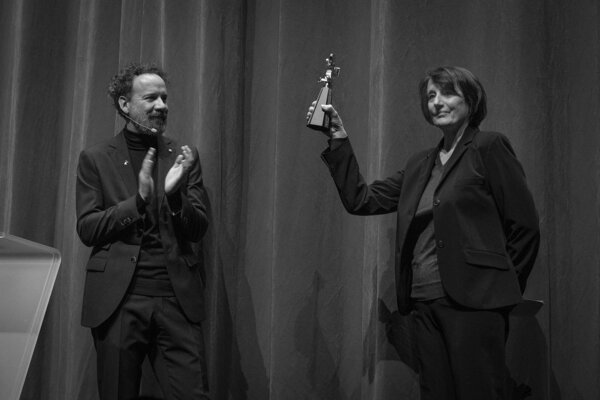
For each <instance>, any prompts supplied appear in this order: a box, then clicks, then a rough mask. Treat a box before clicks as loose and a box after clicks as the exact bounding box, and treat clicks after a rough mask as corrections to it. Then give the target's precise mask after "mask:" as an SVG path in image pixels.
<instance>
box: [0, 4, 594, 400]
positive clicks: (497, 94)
mask: <svg viewBox="0 0 600 400" xmlns="http://www.w3.org/2000/svg"><path fill="white" fill-rule="evenodd" d="M599 8H600V6H599V3H598V2H597V1H595V0H574V1H570V2H559V1H543V0H531V1H517V0H512V1H491V0H490V1H457V0H451V1H448V0H429V1H412V0H402V1H399V0H372V1H366V0H362V1H360V0H326V1H323V0H302V1H300V0H297V1H292V0H287V1H286V0H280V1H275V0H273V1H260V0H249V1H241V0H239V1H233V0H219V1H217V0H214V1H209V0H203V1H202V0H198V1H192V0H187V1H183V0H179V1H166V0H163V1H159V0H146V1H141V0H139V1H135V0H123V1H117V0H89V1H77V0H54V1H52V0H45V1H44V0H37V1H36V0H5V1H2V2H1V3H0V34H1V37H2V40H0V59H1V60H2V61H1V62H0V140H1V141H0V207H1V211H2V212H1V213H0V231H4V232H8V233H10V234H13V235H17V236H21V237H24V238H27V239H30V240H33V241H37V242H40V243H43V244H46V245H50V246H53V247H56V248H58V249H59V250H60V251H61V253H62V257H63V258H62V265H61V270H60V272H59V275H58V278H57V281H56V285H55V287H54V292H53V295H52V297H51V301H50V304H49V307H48V311H47V314H46V317H45V320H44V324H43V327H42V332H41V334H40V337H39V340H38V344H37V348H36V350H35V353H34V356H33V360H32V363H31V366H30V370H29V374H28V377H27V380H26V382H25V388H24V390H23V395H22V399H56V400H70V399H73V400H75V399H77V400H87V399H96V398H97V394H96V385H95V352H94V350H93V346H92V342H91V335H90V334H89V331H88V330H87V329H84V328H82V327H81V326H80V324H79V318H80V308H81V297H82V287H83V279H84V265H85V261H86V259H87V257H88V255H89V249H87V248H85V247H84V246H83V245H82V244H81V243H80V241H79V239H78V238H77V236H76V233H75V209H74V208H75V194H74V190H75V188H74V186H75V172H76V166H77V157H78V154H79V152H80V151H81V150H82V149H83V148H85V147H87V146H89V145H91V144H92V143H95V142H97V141H100V140H102V139H105V138H108V137H110V136H111V135H113V134H114V133H115V132H116V131H118V130H119V129H120V128H121V127H122V125H123V123H122V121H121V120H119V118H117V117H116V114H115V111H114V110H113V109H112V106H111V104H110V101H109V100H108V98H107V96H106V87H107V83H108V80H109V78H110V77H111V76H112V75H113V74H115V73H116V72H117V70H118V69H119V68H120V67H122V66H123V65H125V64H126V63H128V62H130V61H156V62H158V63H160V64H162V65H164V67H165V69H166V70H167V71H168V72H169V73H170V75H171V84H170V86H169V104H170V118H169V128H168V134H169V135H171V136H173V137H176V138H178V139H179V140H180V141H181V142H184V143H188V144H190V145H194V146H197V147H198V149H199V151H200V157H201V161H202V164H203V168H204V174H205V184H206V186H207V189H208V192H209V197H210V208H211V220H212V224H211V228H210V231H209V232H208V234H207V237H206V239H205V241H204V256H205V260H206V269H207V276H208V293H207V303H208V311H209V318H208V320H207V321H206V323H205V328H206V335H207V340H208V353H209V354H208V357H209V364H210V382H211V386H212V390H213V393H214V394H215V399H256V400H263V399H283V400H287V399H327V400H330V399H344V400H345V399H348V400H358V399H382V400H386V399H418V397H419V395H418V382H417V375H416V373H415V371H414V370H413V365H414V359H413V357H412V354H411V351H410V324H409V321H408V320H406V319H404V318H400V317H399V316H398V315H397V314H392V316H391V320H392V321H393V324H392V328H393V329H392V330H391V332H392V333H393V334H394V337H393V341H394V342H395V343H394V344H395V347H394V346H393V345H392V343H391V342H390V340H389V338H388V337H387V335H386V325H385V323H384V322H383V321H385V320H386V317H388V314H387V313H386V311H389V312H392V313H393V312H394V311H395V301H394V291H393V240H394V237H393V236H394V222H395V218H394V216H393V215H388V216H380V217H371V218H362V217H354V216H350V215H348V214H346V213H345V212H344V211H343V209H342V206H341V203H340V201H339V199H338V195H337V193H336V190H335V188H334V186H333V184H332V182H331V178H330V177H329V173H328V171H327V169H326V168H325V166H324V165H322V162H321V161H320V159H319V153H320V152H321V150H322V149H324V148H325V146H326V140H325V138H324V137H323V136H321V135H320V134H318V133H316V132H313V131H310V130H308V129H306V128H305V127H304V124H305V120H304V118H305V113H306V110H307V107H308V105H309V104H310V102H311V101H312V100H313V99H314V98H315V97H316V95H317V92H318V85H317V84H316V81H317V78H318V77H319V76H321V75H322V74H323V72H324V66H325V64H324V59H325V57H326V56H327V55H328V54H329V53H330V52H335V54H336V57H337V61H338V65H339V66H340V67H341V68H342V72H341V75H340V78H339V80H338V81H337V84H336V87H335V91H334V104H335V105H336V107H337V108H338V109H339V111H340V113H341V115H342V117H343V118H344V123H345V126H346V128H347V130H348V132H349V134H350V136H351V138H352V142H353V144H354V147H355V149H356V150H357V156H358V158H359V162H360V163H361V166H362V168H363V173H364V175H365V176H366V177H368V178H369V179H373V178H376V177H384V176H386V175H388V174H391V173H392V172H393V171H395V170H397V169H400V168H402V167H403V165H404V163H405V161H406V160H407V157H408V156H409V155H411V154H412V153H414V152H415V151H417V150H420V149H422V148H425V147H430V146H433V145H434V144H435V143H437V141H438V140H439V138H440V134H439V132H438V131H437V130H436V129H435V128H432V127H431V126H429V125H428V124H427V123H426V122H425V121H424V119H423V117H422V115H421V112H420V109H419V97H418V92H417V82H418V80H419V79H420V78H421V76H422V75H423V73H424V71H425V70H427V69H429V68H431V67H435V66H439V65H460V66H464V67H466V68H468V69H470V70H471V71H473V72H474V73H475V74H476V75H478V76H479V78H480V79H481V81H482V83H483V85H484V86H485V88H486V90H487V93H488V99H489V114H488V115H489V116H488V118H487V119H486V120H485V121H484V122H483V124H482V128H483V129H490V130H498V131H501V132H503V133H505V134H506V135H507V136H508V137H509V138H510V139H511V141H512V143H513V145H514V147H515V150H516V152H517V154H518V157H519V159H520V160H521V162H522V164H523V167H524V169H525V171H526V174H527V177H528V182H529V185H530V188H531V190H532V192H533V195H534V198H535V201H536V204H537V207H538V210H539V213H540V219H541V229H542V245H541V249H540V254H539V257H538V261H537V263H536V266H535V269H534V271H533V273H532V275H531V277H530V280H529V286H528V289H527V292H526V295H527V297H529V298H535V299H541V300H544V302H545V306H544V307H543V308H542V310H541V311H540V312H539V313H538V314H537V316H536V317H522V318H513V319H512V320H511V323H512V327H513V330H512V333H511V336H510V339H509V348H508V355H509V357H508V364H509V365H508V367H509V368H510V371H511V374H512V376H513V378H514V379H515V381H516V382H517V383H524V384H527V385H529V386H530V387H531V388H532V390H533V396H532V397H531V398H532V399H565V400H577V399H596V398H597V395H598V393H600V380H599V379H598V376H600V354H599V352H600V346H599V341H600V309H599V306H600V268H599V266H600V240H599V238H600V235H599V232H600V212H599V204H600V199H599V196H600V165H599V164H600V154H599V150H600V143H599V141H600V135H599V129H598V128H599V125H600V121H599V111H598V109H599V107H600V95H599V89H598V87H599V86H600V68H599V61H600V60H599V54H600V53H599V46H600V40H599V32H600V25H599V24H598V20H599V19H600V15H599V14H600V12H599V11H600V10H599ZM387 309H389V310H387ZM145 387H146V389H145V390H146V391H147V393H152V392H153V390H154V389H153V383H152V380H151V379H150V380H148V381H146V383H145Z"/></svg>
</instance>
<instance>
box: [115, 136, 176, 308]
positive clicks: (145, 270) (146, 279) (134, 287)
mask: <svg viewBox="0 0 600 400" xmlns="http://www.w3.org/2000/svg"><path fill="white" fill-rule="evenodd" d="M123 134H124V136H125V141H126V142H127V149H128V150H129V157H130V158H131V166H132V167H133V170H134V173H135V176H136V178H137V177H138V174H139V172H140V169H141V167H142V161H143V160H144V157H145V156H146V153H147V152H148V149H149V148H150V147H154V148H155V149H158V136H157V135H151V134H145V133H136V132H131V131H129V130H128V129H124V130H123ZM158 163H159V162H158V158H157V159H156V162H155V163H154V168H153V169H152V179H154V182H155V187H157V182H158ZM137 206H138V210H139V212H140V214H142V215H143V218H142V221H143V222H142V223H143V225H142V232H143V233H142V246H141V248H140V254H139V258H138V262H137V268H136V270H135V276H134V278H133V282H132V284H131V286H130V289H129V290H130V292H132V293H135V294H141V295H146V296H173V295H174V293H173V287H172V286H171V282H170V280H169V275H168V273H167V268H166V261H165V252H164V249H163V247H162V242H161V240H160V230H159V226H158V213H159V208H158V198H157V196H156V190H155V193H154V195H153V196H152V198H151V199H149V202H145V201H144V200H143V199H142V198H141V196H140V195H139V194H138V195H137Z"/></svg>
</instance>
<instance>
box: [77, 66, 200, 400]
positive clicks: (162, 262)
mask: <svg viewBox="0 0 600 400" xmlns="http://www.w3.org/2000/svg"><path fill="white" fill-rule="evenodd" d="M165 81H166V74H165V73H164V71H162V70H161V69H160V68H158V67H155V66H151V65H143V64H131V65H129V66H127V67H126V68H125V69H123V70H122V71H121V72H120V73H119V74H117V75H115V76H114V77H113V79H112V81H111V82H110V85H109V94H110V96H111V98H112V100H113V103H114V105H115V107H116V109H117V111H118V112H119V114H120V115H121V116H122V117H123V118H124V119H125V121H126V124H125V127H124V128H123V129H122V130H121V132H120V133H118V134H117V135H116V136H114V137H112V138H111V139H109V140H106V141H105V142H103V143H100V144H97V145H95V146H92V147H90V148H89V149H86V150H84V151H82V152H81V155H80V157H79V165H78V169H77V187H76V196H77V233H78V234H79V237H80V238H81V241H82V242H83V243H84V244H85V245H86V246H90V247H92V248H93V250H92V253H91V256H90V259H89V261H88V263H87V267H86V270H87V271H86V280H85V291H84V295H83V310H82V325H84V326H87V327H90V328H91V330H92V336H93V339H94V345H95V347H96V352H97V367H98V368H97V369H98V376H97V377H98V386H99V392H100V398H101V399H102V400H115V399H135V398H137V396H138V393H139V385H140V377H141V365H142V362H143V361H144V358H145V357H146V356H148V357H149V360H150V362H151V364H152V366H153V368H154V369H155V372H156V371H157V360H161V361H162V362H161V363H159V364H158V365H159V366H161V369H160V371H161V373H159V374H157V375H158V376H159V378H160V379H159V383H160V386H161V388H162V391H163V393H164V395H165V397H166V398H167V399H206V398H208V391H207V386H208V385H207V375H206V368H205V360H204V343H203V336H202V329H201V325H200V322H201V320H202V319H203V317H204V311H203V300H202V296H203V287H204V284H203V280H202V271H201V264H200V260H199V259H198V257H197V256H196V254H195V253H194V251H193V244H194V242H198V241H199V240H200V239H201V238H202V236H203V235H204V233H205V231H206V228H207V224H208V220H207V216H206V207H205V205H204V203H203V198H204V187H203V184H202V172H201V167H200V162H199V160H198V152H197V151H196V150H195V149H191V148H190V147H189V146H181V147H178V146H177V144H176V142H175V141H174V140H172V139H169V138H167V137H164V136H162V134H163V133H164V131H165V128H166V124H167V113H168V107H167V88H166V82H165ZM163 367H164V368H163Z"/></svg>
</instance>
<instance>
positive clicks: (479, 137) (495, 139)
mask: <svg viewBox="0 0 600 400" xmlns="http://www.w3.org/2000/svg"><path fill="white" fill-rule="evenodd" d="M473 142H474V143H476V144H477V146H478V147H484V148H485V147H488V146H493V145H494V144H495V143H506V144H509V145H510V140H509V139H508V137H507V136H506V135H505V134H504V133H501V132H498V131H487V130H485V131H482V130H477V132H475V135H474V136H473Z"/></svg>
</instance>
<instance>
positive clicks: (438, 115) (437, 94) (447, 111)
mask: <svg viewBox="0 0 600 400" xmlns="http://www.w3.org/2000/svg"><path fill="white" fill-rule="evenodd" d="M427 106H428V108H429V115H431V122H432V123H433V125H435V126H437V127H439V128H442V129H443V128H451V127H455V128H457V129H458V128H460V127H461V126H462V125H463V123H464V122H465V121H466V120H467V119H468V118H469V106H468V105H467V103H466V102H465V99H464V97H463V94H462V93H461V92H460V89H458V88H457V89H456V91H455V90H451V91H449V90H447V89H442V88H440V87H439V86H438V85H437V84H435V83H433V82H432V81H431V80H429V82H428V83H427Z"/></svg>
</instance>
